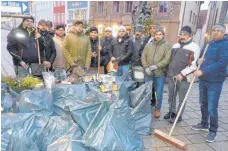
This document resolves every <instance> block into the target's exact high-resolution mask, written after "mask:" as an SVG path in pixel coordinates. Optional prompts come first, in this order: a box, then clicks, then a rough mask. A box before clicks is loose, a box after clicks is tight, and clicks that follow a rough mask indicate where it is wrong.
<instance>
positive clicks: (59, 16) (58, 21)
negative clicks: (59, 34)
mask: <svg viewBox="0 0 228 151" xmlns="http://www.w3.org/2000/svg"><path fill="white" fill-rule="evenodd" d="M57 22H58V23H59V22H60V14H58V20H57Z"/></svg>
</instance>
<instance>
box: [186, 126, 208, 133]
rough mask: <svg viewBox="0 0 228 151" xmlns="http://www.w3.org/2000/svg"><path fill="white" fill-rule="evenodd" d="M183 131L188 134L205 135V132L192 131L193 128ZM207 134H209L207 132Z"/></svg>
mask: <svg viewBox="0 0 228 151" xmlns="http://www.w3.org/2000/svg"><path fill="white" fill-rule="evenodd" d="M183 129H184V130H185V131H186V132H187V133H188V134H201V133H202V134H203V133H205V131H196V130H193V129H191V127H183ZM206 133H207V132H206Z"/></svg>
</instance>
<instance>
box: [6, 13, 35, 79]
mask: <svg viewBox="0 0 228 151" xmlns="http://www.w3.org/2000/svg"><path fill="white" fill-rule="evenodd" d="M37 36H38V35H36V34H35V28H34V18H33V17H32V16H31V17H27V18H23V21H22V23H21V24H20V25H19V26H18V27H17V28H15V29H13V30H12V31H11V32H10V33H9V35H8V37H7V42H8V43H7V50H8V51H9V53H10V54H11V55H12V57H13V62H14V65H15V72H16V75H17V76H19V77H25V76H27V75H28V74H29V73H28V64H29V63H38V53H37V42H36V40H35V39H36V38H38V37H37Z"/></svg>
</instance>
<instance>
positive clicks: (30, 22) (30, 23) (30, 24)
mask: <svg viewBox="0 0 228 151" xmlns="http://www.w3.org/2000/svg"><path fill="white" fill-rule="evenodd" d="M33 24H34V21H33V20H32V19H26V20H25V21H24V22H23V26H24V27H26V28H33Z"/></svg>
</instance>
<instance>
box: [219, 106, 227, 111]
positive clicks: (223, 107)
mask: <svg viewBox="0 0 228 151" xmlns="http://www.w3.org/2000/svg"><path fill="white" fill-rule="evenodd" d="M220 108H221V109H224V110H228V105H222V106H220Z"/></svg>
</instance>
